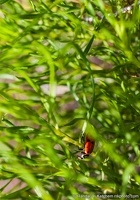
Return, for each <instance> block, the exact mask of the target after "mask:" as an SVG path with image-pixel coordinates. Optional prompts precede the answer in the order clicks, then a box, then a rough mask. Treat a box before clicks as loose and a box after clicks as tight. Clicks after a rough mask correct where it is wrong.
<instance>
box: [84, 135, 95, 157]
mask: <svg viewBox="0 0 140 200" xmlns="http://www.w3.org/2000/svg"><path fill="white" fill-rule="evenodd" d="M94 146H95V141H94V139H93V138H91V137H90V136H89V135H86V139H85V145H84V152H82V155H81V156H80V159H83V158H85V157H88V156H89V154H91V153H92V151H93V149H94Z"/></svg>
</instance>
